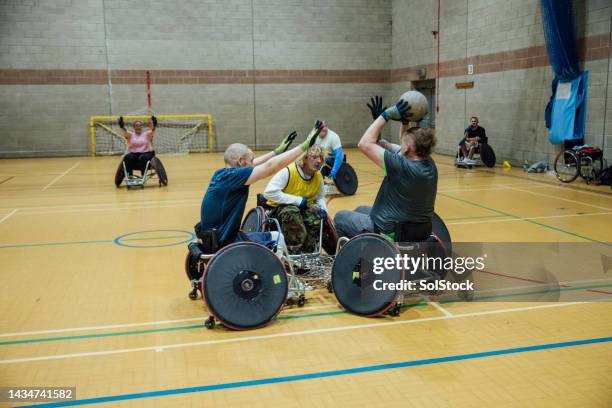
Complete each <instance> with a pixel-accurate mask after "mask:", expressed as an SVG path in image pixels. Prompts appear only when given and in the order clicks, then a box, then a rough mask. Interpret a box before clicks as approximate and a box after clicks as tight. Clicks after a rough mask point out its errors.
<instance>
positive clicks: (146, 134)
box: [119, 116, 157, 176]
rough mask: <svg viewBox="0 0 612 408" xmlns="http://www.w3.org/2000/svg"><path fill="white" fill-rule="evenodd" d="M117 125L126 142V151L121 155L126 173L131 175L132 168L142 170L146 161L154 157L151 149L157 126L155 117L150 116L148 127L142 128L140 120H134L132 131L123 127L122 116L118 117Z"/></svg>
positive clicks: (153, 151)
mask: <svg viewBox="0 0 612 408" xmlns="http://www.w3.org/2000/svg"><path fill="white" fill-rule="evenodd" d="M119 127H120V128H121V129H122V130H123V137H125V140H126V142H127V150H128V153H127V154H126V155H125V156H124V157H123V161H124V162H125V167H126V169H127V172H128V175H130V176H131V175H132V172H133V171H134V170H140V172H141V173H143V172H144V170H145V167H146V165H147V162H148V161H149V160H151V159H152V158H153V157H155V150H153V137H154V136H155V128H156V127H157V118H156V117H155V116H151V121H150V122H149V129H148V130H146V131H145V130H144V129H143V123H142V122H141V121H139V120H138V121H136V122H134V131H129V130H127V129H126V128H125V122H124V121H123V116H121V117H120V118H119Z"/></svg>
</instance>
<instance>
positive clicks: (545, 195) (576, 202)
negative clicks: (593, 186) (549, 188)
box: [508, 186, 612, 211]
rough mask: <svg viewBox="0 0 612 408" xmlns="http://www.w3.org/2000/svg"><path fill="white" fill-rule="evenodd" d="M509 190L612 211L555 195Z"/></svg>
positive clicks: (512, 188) (514, 188)
mask: <svg viewBox="0 0 612 408" xmlns="http://www.w3.org/2000/svg"><path fill="white" fill-rule="evenodd" d="M508 189H509V190H513V191H520V192H523V193H528V194H533V195H536V196H540V197H545V198H552V199H554V200H561V201H567V202H568V203H574V204H580V205H584V206H587V207H593V208H597V209H599V210H604V211H612V208H608V207H602V206H599V205H594V204H588V203H584V202H582V201H576V200H571V199H569V198H564V197H559V196H554V195H550V194H544V193H536V192H534V191H529V190H523V189H522V188H517V187H512V186H508Z"/></svg>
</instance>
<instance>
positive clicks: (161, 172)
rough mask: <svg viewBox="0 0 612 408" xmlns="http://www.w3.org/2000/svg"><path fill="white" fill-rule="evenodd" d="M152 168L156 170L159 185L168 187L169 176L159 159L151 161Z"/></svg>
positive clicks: (155, 158) (154, 158)
mask: <svg viewBox="0 0 612 408" xmlns="http://www.w3.org/2000/svg"><path fill="white" fill-rule="evenodd" d="M151 166H152V167H153V169H154V170H155V173H157V177H158V178H159V185H160V186H161V185H164V186H167V185H168V175H167V174H166V169H165V168H164V165H163V164H162V162H161V160H159V159H158V158H157V157H153V158H152V159H151Z"/></svg>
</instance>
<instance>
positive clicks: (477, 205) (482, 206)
mask: <svg viewBox="0 0 612 408" xmlns="http://www.w3.org/2000/svg"><path fill="white" fill-rule="evenodd" d="M439 194H440V195H442V196H443V197H446V198H449V199H451V200H455V201H459V202H462V203H465V204H469V205H472V206H474V207H478V208H484V209H485V210H489V211H492V212H494V213H497V214H503V215H506V216H508V217H512V218H516V219H521V217H519V216H518V215H514V214H510V213H508V212H505V211H501V210H497V209H495V208H491V207H487V206H486V205H483V204H479V203H475V202H473V201H470V200H466V199H464V198H459V197H453V196H452V195H449V194H445V193H439ZM523 221H525V222H528V223H530V224H533V225H539V226H540V227H545V228H548V229H551V230H553V231H557V232H562V233H564V234H567V235H571V236H574V237H577V238H581V239H584V240H586V241H591V242H596V243H598V244H601V245H605V246H612V244H611V243H609V242H604V241H599V240H596V239H594V238H590V237H587V236H585V235H580V234H577V233H575V232H570V231H566V230H563V229H561V228H558V227H554V226H552V225H547V224H543V223H541V222H537V221H534V220H533V219H524V220H523Z"/></svg>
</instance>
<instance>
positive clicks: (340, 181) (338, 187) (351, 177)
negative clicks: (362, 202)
mask: <svg viewBox="0 0 612 408" xmlns="http://www.w3.org/2000/svg"><path fill="white" fill-rule="evenodd" d="M328 159H329V158H328ZM332 167H333V161H329V160H326V161H325V164H324V165H323V167H322V168H321V174H323V177H328V176H329V173H330V172H331V170H332ZM334 187H335V188H334ZM357 187H359V179H358V178H357V173H356V172H355V169H353V167H352V166H351V165H350V164H348V163H347V162H346V155H344V161H343V163H342V164H341V165H340V168H339V169H338V173H337V174H336V178H335V179H334V183H333V185H329V184H326V185H325V193H326V194H338V193H340V194H341V195H354V194H355V193H356V192H357Z"/></svg>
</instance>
